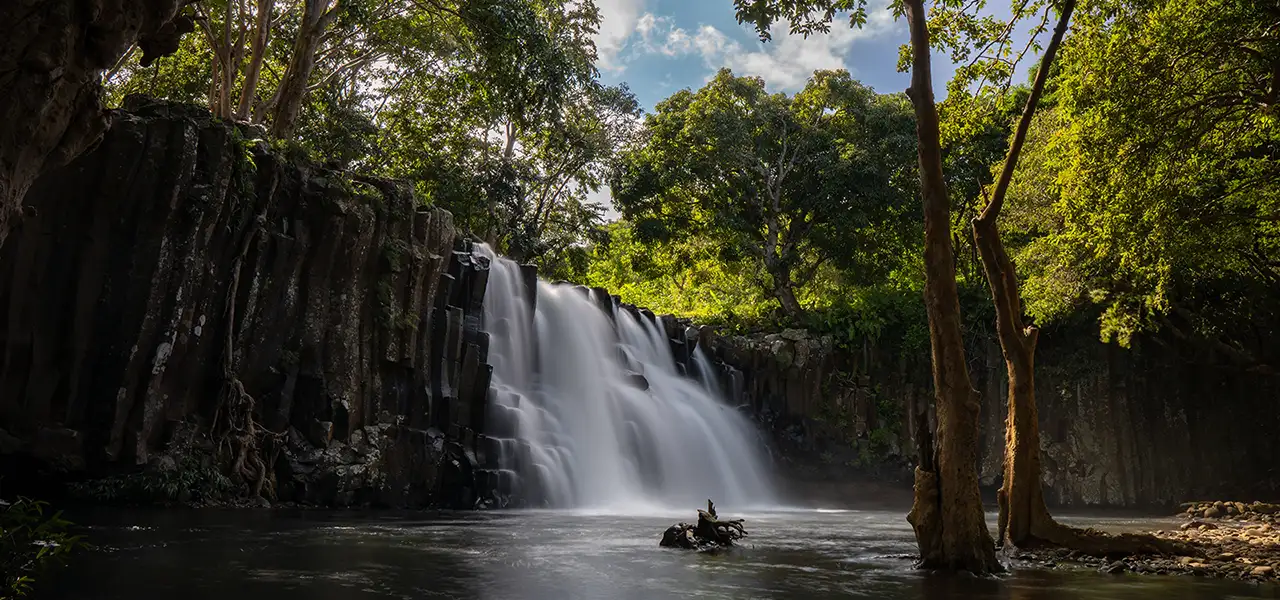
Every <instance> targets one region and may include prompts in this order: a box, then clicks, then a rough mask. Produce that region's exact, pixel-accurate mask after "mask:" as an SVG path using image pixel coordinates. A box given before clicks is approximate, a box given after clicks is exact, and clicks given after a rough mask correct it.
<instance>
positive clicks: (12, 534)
mask: <svg viewBox="0 0 1280 600" xmlns="http://www.w3.org/2000/svg"><path fill="white" fill-rule="evenodd" d="M48 509H49V504H48V503H47V502H41V501H39V500H32V499H30V498H21V497H20V498H18V499H17V500H15V501H13V502H6V501H4V500H0V577H2V578H3V580H2V581H0V600H12V599H16V598H22V597H25V596H27V595H28V594H29V593H30V592H31V587H32V584H33V583H34V582H35V580H34V576H35V575H37V574H38V573H39V571H40V569H41V568H44V567H46V566H47V565H49V564H50V563H53V562H56V561H58V560H60V559H62V558H64V557H65V556H66V555H67V554H68V553H70V552H72V551H74V550H75V549H77V548H80V547H82V546H84V543H83V542H82V541H81V540H82V538H81V536H78V535H71V534H70V533H68V529H69V528H70V526H71V523H70V522H68V521H67V520H66V519H63V518H62V513H61V512H54V513H52V514H49V511H48Z"/></svg>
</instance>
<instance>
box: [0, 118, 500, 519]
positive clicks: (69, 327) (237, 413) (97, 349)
mask: <svg viewBox="0 0 1280 600" xmlns="http://www.w3.org/2000/svg"><path fill="white" fill-rule="evenodd" d="M253 137H255V136H254V132H253V131H251V130H248V129H245V128H237V127H233V126H230V125H227V124H224V123H220V122H215V121H213V120H212V119H211V118H210V117H209V114H208V112H207V111H204V110H203V109H199V108H196V107H191V106H186V105H179V104H171V103H154V102H151V101H148V100H145V99H141V98H131V99H129V100H128V101H127V103H126V110H124V111H121V112H117V113H116V114H115V115H114V123H113V125H112V126H111V128H110V130H109V132H108V133H107V135H106V137H105V139H104V140H103V141H102V143H101V145H100V146H99V147H98V148H97V149H96V150H94V151H93V152H91V153H89V154H87V155H85V156H82V157H81V158H79V159H78V160H76V161H74V162H72V163H71V164H70V165H69V166H67V167H65V168H62V169H60V170H58V171H56V172H53V173H51V174H50V175H48V176H46V177H43V178H42V179H40V180H39V181H38V182H37V184H36V186H35V187H34V188H33V189H32V190H31V192H30V193H29V194H28V196H27V204H28V205H29V206H30V207H31V209H32V212H33V215H32V216H30V217H29V218H27V219H26V220H24V221H23V223H22V225H21V227H20V228H18V229H17V230H15V231H14V232H13V234H12V235H11V237H10V239H9V240H8V242H7V243H6V244H5V245H4V246H3V248H2V249H0V282H3V283H0V310H2V312H0V314H3V315H4V316H3V318H0V348H2V354H0V455H3V457H4V458H5V461H4V464H5V465H6V467H7V468H8V469H15V468H18V467H19V466H20V465H22V464H24V463H25V464H31V463H32V462H34V463H35V464H36V465H37V466H38V467H39V468H41V469H45V468H52V469H55V470H57V471H59V472H61V473H62V475H63V476H65V477H67V478H70V479H77V478H86V477H99V476H102V475H107V474H113V473H121V472H129V471H134V470H138V469H144V468H146V469H164V468H178V467H175V465H176V464H180V463H176V462H175V461H174V460H172V458H171V457H170V458H167V459H165V460H161V458H163V456H161V452H162V450H164V449H165V448H167V447H168V446H169V442H170V441H172V440H173V439H174V438H175V436H177V435H191V436H193V437H194V438H195V440H194V441H193V442H192V440H186V441H188V442H192V444H191V445H193V447H195V448H198V449H203V450H204V451H205V452H206V453H208V454H216V455H218V456H219V458H221V459H222V460H223V463H224V464H234V465H236V468H232V469H230V473H229V474H230V475H231V478H232V479H233V482H234V483H236V484H239V485H243V486H249V487H250V488H252V489H256V490H262V491H263V495H265V496H268V497H271V498H273V499H278V500H281V501H284V500H299V501H307V502H314V503H319V504H328V505H346V504H356V503H378V504H384V505H392V506H415V505H425V504H449V505H461V506H471V505H472V504H473V503H474V501H475V490H476V488H477V485H478V482H479V483H481V484H482V483H483V480H484V478H485V475H484V473H483V472H482V470H480V469H479V467H481V466H482V463H481V460H479V459H478V458H477V456H478V455H477V449H478V448H479V447H481V444H480V443H479V440H478V438H477V432H478V431H482V430H483V427H482V420H483V418H484V406H485V401H486V397H487V390H488V378H489V376H490V372H491V369H490V367H489V366H488V365H487V364H486V353H487V348H488V337H487V334H485V333H483V332H482V331H481V330H480V322H479V318H480V314H481V302H482V299H483V296H484V292H485V285H486V282H487V275H488V272H487V266H486V265H484V264H477V263H476V262H475V261H473V260H472V256H471V252H470V247H469V243H468V242H467V241H466V240H464V239H461V238H460V237H459V232H458V231H457V230H456V229H455V228H454V226H453V222H452V217H451V216H450V215H449V213H447V212H445V211H442V210H437V209H431V208H420V207H419V206H417V204H416V203H415V201H414V199H413V196H412V193H411V192H410V190H409V189H408V188H407V187H406V186H404V185H402V184H398V183H395V182H391V181H385V180H380V179H373V178H364V177H359V176H355V175H351V174H348V173H344V172H340V171H334V170H329V169H324V168H321V167H319V166H318V165H315V164H311V163H308V162H306V161H290V160H286V159H285V158H283V157H282V156H281V155H280V154H279V153H276V152H272V151H271V150H270V149H268V148H267V145H266V144H265V143H263V142H260V141H254V140H251V139H250V138H253ZM247 415H257V416H255V417H250V416H247ZM193 432H194V433H193ZM254 465H258V466H257V467H254ZM237 479H238V480H237ZM17 481H18V480H16V479H10V480H9V481H6V484H8V485H10V486H12V485H13V484H15V483H17Z"/></svg>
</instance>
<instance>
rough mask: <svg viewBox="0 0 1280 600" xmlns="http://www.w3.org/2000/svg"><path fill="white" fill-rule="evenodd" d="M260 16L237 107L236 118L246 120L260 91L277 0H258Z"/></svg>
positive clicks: (254, 31)
mask: <svg viewBox="0 0 1280 600" xmlns="http://www.w3.org/2000/svg"><path fill="white" fill-rule="evenodd" d="M257 4H258V18H257V20H256V21H255V22H254V26H253V40H252V42H251V43H252V45H253V47H252V48H251V49H250V52H249V66H248V67H247V68H246V69H245V72H244V88H243V89H242V90H240V103H239V106H237V107H236V118H237V119H239V120H241V121H244V120H247V119H248V118H249V110H250V109H251V108H252V107H253V100H254V94H256V93H257V92H258V80H259V79H260V78H261V77H262V61H263V59H264V57H265V56H266V48H267V40H269V39H270V38H271V10H272V8H274V6H275V0H257Z"/></svg>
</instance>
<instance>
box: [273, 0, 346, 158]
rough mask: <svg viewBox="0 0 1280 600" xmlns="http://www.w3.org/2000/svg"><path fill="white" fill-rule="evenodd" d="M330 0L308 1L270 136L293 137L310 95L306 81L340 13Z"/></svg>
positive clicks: (285, 74)
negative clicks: (304, 102)
mask: <svg viewBox="0 0 1280 600" xmlns="http://www.w3.org/2000/svg"><path fill="white" fill-rule="evenodd" d="M328 4H329V2H328V0H306V3H305V5H304V6H303V10H302V21H301V23H299V24H298V37H297V39H295V40H294V44H293V56H292V57H291V58H290V60H289V66H288V67H287V68H286V69H285V72H284V78H283V80H282V81H281V82H280V89H279V90H278V91H277V92H276V98H275V102H274V105H273V110H272V121H271V135H273V136H274V137H276V138H279V139H288V138H291V137H293V131H294V129H295V128H296V127H297V123H298V115H299V113H301V112H302V101H303V100H304V99H305V98H306V95H307V82H308V81H309V80H310V79H311V71H312V70H313V69H314V68H315V65H316V50H318V49H319V47H320V38H321V36H322V35H323V34H324V31H325V30H326V29H328V28H329V24H330V23H332V22H333V20H334V19H335V18H336V17H337V16H338V8H339V6H340V4H339V2H334V4H333V6H332V7H328Z"/></svg>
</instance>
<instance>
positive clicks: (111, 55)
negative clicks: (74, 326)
mask: <svg viewBox="0 0 1280 600" xmlns="http://www.w3.org/2000/svg"><path fill="white" fill-rule="evenodd" d="M186 4H189V3H187V2H182V1H181V0H115V1H113V2H102V1H100V0H35V1H33V0H7V1H6V2H3V3H0V90H4V93H3V94H0V245H3V244H4V241H5V238H6V237H7V235H8V233H9V230H10V229H11V228H12V227H13V226H15V225H17V224H19V223H20V222H21V221H22V220H23V218H24V217H23V215H24V214H25V215H33V214H35V212H34V211H37V210H38V209H37V208H35V207H34V205H28V208H27V209H26V210H24V209H23V197H24V196H25V194H26V193H27V190H28V188H30V186H31V185H32V183H33V182H34V181H35V180H36V178H37V177H38V176H39V175H40V174H41V173H43V172H46V171H48V170H50V169H54V168H57V167H59V166H61V165H63V164H66V162H67V161H68V160H70V159H72V158H74V157H75V156H77V155H78V154H80V153H81V152H83V151H84V150H85V149H86V148H88V147H90V146H92V145H93V144H94V143H96V142H97V141H98V139H99V138H100V137H101V136H102V133H103V131H104V130H105V129H106V127H107V113H106V111H104V110H103V107H102V99H101V96H102V87H101V85H99V83H98V80H99V78H100V77H101V74H102V73H103V72H104V71H106V70H107V69H110V68H111V67H112V65H114V64H115V63H116V61H117V60H119V59H120V57H121V56H122V55H123V54H124V53H125V51H126V50H129V49H130V47H131V46H132V45H133V44H135V43H136V44H137V45H138V47H139V48H140V49H141V50H142V59H141V60H142V65H143V66H147V65H149V64H151V62H152V61H154V60H156V58H158V57H160V56H163V55H166V54H169V53H171V52H173V51H175V50H177V48H178V40H179V39H180V38H181V37H182V35H183V34H185V33H189V32H191V31H194V29H195V23H194V21H193V20H192V19H191V18H189V17H186V16H183V15H181V14H180V11H181V9H182V7H183V6H185V5H186Z"/></svg>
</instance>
